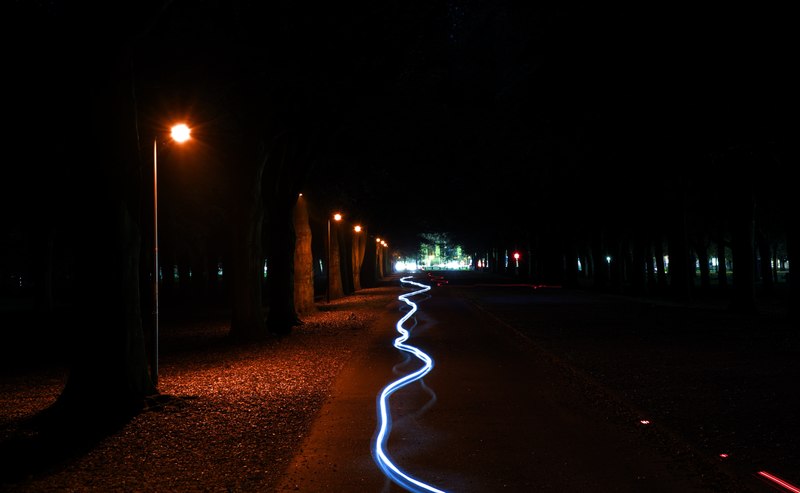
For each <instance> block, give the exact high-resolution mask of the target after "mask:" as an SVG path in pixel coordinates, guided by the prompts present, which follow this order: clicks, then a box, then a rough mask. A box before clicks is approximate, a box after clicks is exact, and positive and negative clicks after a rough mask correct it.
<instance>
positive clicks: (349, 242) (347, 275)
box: [339, 224, 355, 294]
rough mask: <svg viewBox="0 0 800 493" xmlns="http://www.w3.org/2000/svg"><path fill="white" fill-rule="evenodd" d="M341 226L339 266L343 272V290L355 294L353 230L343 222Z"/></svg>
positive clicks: (345, 292)
mask: <svg viewBox="0 0 800 493" xmlns="http://www.w3.org/2000/svg"><path fill="white" fill-rule="evenodd" d="M340 226H341V227H340V228H339V229H340V231H339V255H340V257H339V268H340V269H341V273H342V292H343V293H344V294H353V292H354V291H355V286H354V285H353V234H352V233H353V231H352V230H351V229H350V227H349V226H347V225H345V224H342V225H340Z"/></svg>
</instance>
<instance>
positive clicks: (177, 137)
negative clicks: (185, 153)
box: [150, 123, 192, 386]
mask: <svg viewBox="0 0 800 493" xmlns="http://www.w3.org/2000/svg"><path fill="white" fill-rule="evenodd" d="M191 133H192V129H190V128H189V127H188V126H187V125H186V124H185V123H179V124H177V125H174V126H173V127H172V129H171V131H170V137H172V140H174V141H175V142H177V143H179V144H182V143H184V142H186V141H187V140H189V139H190V138H191ZM150 379H151V380H152V381H153V386H157V385H158V137H156V138H155V139H153V351H152V353H151V354H150Z"/></svg>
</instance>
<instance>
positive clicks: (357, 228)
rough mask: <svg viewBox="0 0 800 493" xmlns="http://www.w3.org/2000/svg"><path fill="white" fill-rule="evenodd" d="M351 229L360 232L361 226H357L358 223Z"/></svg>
mask: <svg viewBox="0 0 800 493" xmlns="http://www.w3.org/2000/svg"><path fill="white" fill-rule="evenodd" d="M353 231H355V232H356V233H360V232H361V226H359V225H356V226H355V227H354V228H353Z"/></svg>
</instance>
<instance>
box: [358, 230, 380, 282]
mask: <svg viewBox="0 0 800 493" xmlns="http://www.w3.org/2000/svg"><path fill="white" fill-rule="evenodd" d="M364 239H365V241H364V261H363V266H364V267H363V269H362V270H361V285H362V286H364V287H365V288H371V287H374V286H376V285H377V283H378V256H377V249H378V247H377V246H376V245H375V242H374V241H372V238H370V237H368V236H367V235H366V234H365V235H364Z"/></svg>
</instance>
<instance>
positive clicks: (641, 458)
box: [278, 288, 731, 493]
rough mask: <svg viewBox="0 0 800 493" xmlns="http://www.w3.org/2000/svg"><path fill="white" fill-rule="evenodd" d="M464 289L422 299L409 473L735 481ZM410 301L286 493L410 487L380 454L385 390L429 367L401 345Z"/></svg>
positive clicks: (406, 449)
mask: <svg viewBox="0 0 800 493" xmlns="http://www.w3.org/2000/svg"><path fill="white" fill-rule="evenodd" d="M456 294H457V290H455V289H449V288H441V289H434V290H432V291H431V297H430V298H427V299H426V297H425V296H419V297H418V298H417V300H418V303H419V311H418V313H417V316H416V321H417V324H416V326H415V327H414V328H413V331H412V337H411V339H410V340H409V341H408V343H409V344H411V345H414V346H417V347H419V348H420V349H422V350H423V351H425V352H426V353H428V354H429V355H431V356H432V357H433V359H434V360H435V367H434V368H433V371H432V372H431V373H430V374H429V375H427V376H426V377H425V378H424V385H422V384H420V383H415V384H412V385H410V386H409V387H407V388H405V389H402V390H400V391H398V392H397V393H395V394H394V395H393V396H392V398H391V401H390V402H391V409H392V413H393V420H394V422H393V429H392V432H391V435H390V439H389V442H388V445H387V449H388V452H389V454H390V456H391V458H392V460H393V461H394V462H395V463H396V464H397V465H398V466H399V467H400V468H402V469H403V470H404V471H405V472H406V473H408V474H410V475H411V476H413V477H415V478H417V479H419V480H421V481H424V482H426V483H428V484H431V485H433V486H435V487H436V488H439V489H441V490H444V491H448V492H495V491H515V492H523V491H536V492H550V491H552V492H573V491H575V492H577V491H602V492H611V491H613V492H637V493H640V492H648V493H657V492H681V493H691V492H706V491H731V490H729V489H726V488H724V487H723V486H722V485H721V484H720V483H718V482H715V480H713V479H709V478H708V477H706V478H705V479H703V478H701V477H700V476H699V474H698V472H697V471H696V470H692V468H689V467H686V464H681V463H679V462H676V461H675V460H674V458H671V457H668V456H666V455H665V454H663V453H661V452H660V451H659V450H658V449H657V448H655V447H652V446H648V445H647V443H645V442H646V441H645V440H644V439H643V434H645V433H643V432H642V431H641V430H639V429H637V427H636V426H628V425H622V424H620V423H619V422H618V420H614V419H609V417H608V416H606V415H604V414H603V413H602V411H601V410H600V409H599V408H596V407H594V405H593V404H592V402H591V401H590V400H589V399H587V395H586V392H585V391H584V390H583V389H582V388H581V386H580V385H576V384H575V382H574V381H571V380H570V378H569V377H568V376H567V374H566V373H565V372H564V371H563V370H561V369H559V368H558V367H557V366H556V365H553V364H552V363H551V362H550V360H549V359H548V358H547V357H545V355H543V354H542V353H541V352H540V351H539V350H537V349H536V348H535V347H533V346H531V345H530V344H525V343H524V342H523V341H522V340H521V339H520V338H519V337H518V336H517V335H516V334H515V333H513V331H510V330H509V329H508V328H507V327H505V326H503V325H502V324H500V323H499V322H497V321H496V320H495V319H493V318H492V317H490V316H488V315H486V314H484V313H483V312H481V311H480V310H478V309H476V308H474V307H472V306H471V305H470V304H468V303H467V302H466V301H464V300H462V299H460V298H459V297H458V296H457V295H456ZM402 310H405V308H401V303H399V302H398V303H392V304H390V305H389V306H387V310H386V314H385V316H383V317H382V318H381V319H380V321H379V323H377V324H376V325H375V326H374V327H373V328H372V329H371V332H370V334H369V337H370V338H371V339H370V341H369V350H368V351H367V352H365V353H364V354H358V355H354V357H353V360H352V361H351V363H350V364H349V365H348V366H347V368H346V369H345V370H344V371H343V373H342V374H341V375H340V377H339V378H338V380H337V384H336V386H335V388H334V393H333V396H332V398H331V399H330V400H329V402H328V403H327V404H326V405H325V406H324V407H323V409H322V411H321V413H320V416H319V418H318V419H317V421H316V422H315V424H314V426H313V428H312V430H311V433H310V435H309V436H308V437H307V439H306V441H305V444H304V446H303V449H302V451H301V452H300V453H299V454H298V455H297V456H296V457H295V458H294V460H293V462H292V463H291V465H290V466H289V468H288V471H287V475H286V479H285V481H284V483H283V484H282V485H280V487H279V488H278V491H303V492H352V491H355V492H399V491H404V490H403V489H401V488H400V487H398V486H396V485H394V484H393V483H391V482H389V481H388V480H387V479H386V477H385V476H384V475H383V474H382V472H381V471H380V470H379V468H378V467H377V465H376V464H375V462H374V461H373V458H372V455H371V447H372V439H373V437H374V435H375V432H376V423H377V414H376V397H377V395H378V394H379V392H380V390H381V389H382V388H383V387H384V386H385V385H386V384H388V383H389V382H391V381H393V380H395V379H396V378H398V377H399V376H401V375H404V374H406V373H408V372H410V371H413V369H415V368H417V367H418V366H419V364H418V363H417V362H416V361H409V362H405V360H406V358H405V357H404V355H403V354H402V353H400V352H399V351H398V350H396V349H395V348H393V347H392V340H393V339H394V338H395V337H396V333H395V331H394V324H395V322H396V320H397V319H399V318H400V316H402V314H403V313H404V312H403V311H402ZM406 325H407V326H411V325H412V321H409V322H408V323H407V324H406Z"/></svg>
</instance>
